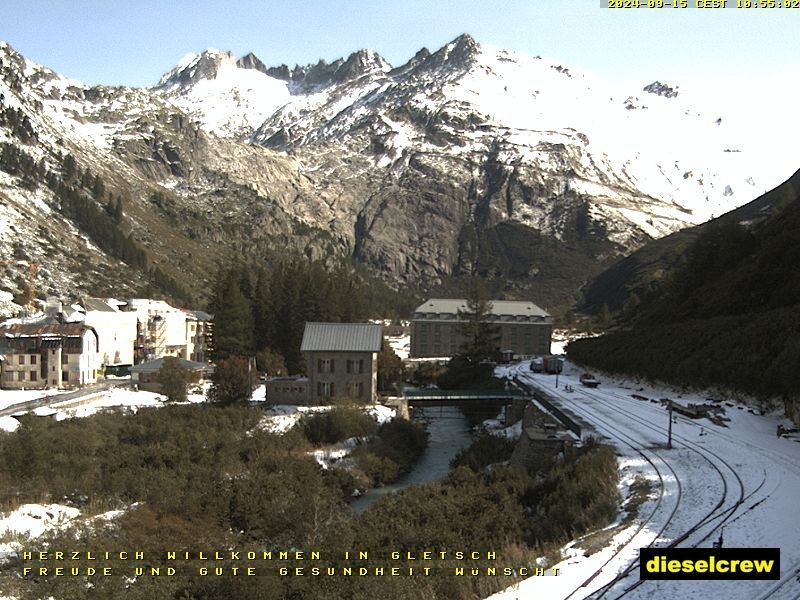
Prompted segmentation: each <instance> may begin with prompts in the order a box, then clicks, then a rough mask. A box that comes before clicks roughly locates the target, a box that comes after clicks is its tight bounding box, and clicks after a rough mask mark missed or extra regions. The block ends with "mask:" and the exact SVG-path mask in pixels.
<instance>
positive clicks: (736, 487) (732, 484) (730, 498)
mask: <svg viewBox="0 0 800 600" xmlns="http://www.w3.org/2000/svg"><path fill="white" fill-rule="evenodd" d="M516 372H517V373H518V375H520V376H522V379H523V381H526V382H527V383H528V384H529V385H530V384H531V383H532V382H530V376H529V375H528V374H527V373H526V372H525V371H524V370H523V369H522V368H520V367H518V368H517V369H516ZM534 385H535V384H534ZM546 391H547V393H548V394H551V395H552V394H553V393H554V392H553V391H552V390H546ZM575 391H576V392H578V393H579V394H582V395H583V396H584V397H586V398H588V399H590V401H591V402H597V403H598V404H602V405H603V406H604V408H605V409H606V410H611V411H612V412H613V413H616V414H619V415H620V416H624V417H625V418H626V419H629V420H630V421H633V422H634V423H636V424H637V428H639V427H644V428H645V429H646V430H650V431H654V432H656V433H659V434H661V433H663V428H659V427H657V426H655V425H653V423H652V422H651V421H649V420H647V419H645V418H643V417H641V416H639V415H636V414H635V413H632V412H630V411H625V410H624V409H623V408H621V407H619V406H618V405H616V404H615V403H616V402H617V401H618V400H624V401H625V402H633V403H639V404H640V402H641V401H638V400H635V399H632V398H628V397H626V396H624V395H622V394H617V393H614V392H605V391H602V392H601V391H595V390H591V391H588V390H584V389H582V388H578V389H576V390H575ZM556 395H557V396H558V398H559V399H560V400H561V401H562V402H563V401H564V400H566V399H567V398H565V397H564V396H563V395H561V394H558V393H556ZM605 396H611V397H612V398H613V400H612V399H609V398H608V397H605ZM640 405H641V404H640ZM583 408H584V406H583V405H578V406H576V405H574V404H570V406H569V410H571V411H572V412H574V413H576V414H579V415H580V416H581V417H582V418H584V419H586V420H587V421H590V422H593V423H598V424H599V425H600V428H601V429H602V430H603V431H604V433H605V432H609V431H614V432H615V433H614V434H612V437H615V438H616V439H618V440H620V441H621V442H623V443H624V444H625V445H626V446H629V447H631V448H632V449H633V450H634V451H635V452H637V453H640V454H642V453H641V446H642V445H643V444H642V440H641V439H640V440H636V439H634V438H633V437H631V436H630V435H629V434H628V433H625V432H622V431H621V429H620V428H619V427H618V426H617V425H615V424H614V423H611V422H610V420H609V418H607V417H608V416H609V415H607V414H606V415H604V416H600V415H598V414H596V413H592V412H591V411H587V410H581V409H583ZM653 410H654V411H656V412H657V413H658V414H659V415H661V416H663V415H664V412H663V410H661V409H658V408H656V407H653ZM654 414H655V413H654ZM673 439H674V440H675V441H676V442H677V443H678V444H679V445H680V446H679V447H683V448H685V449H687V450H689V451H691V452H693V453H694V454H696V455H697V456H699V457H701V458H702V459H703V460H704V461H705V462H706V463H707V464H708V465H709V467H710V468H711V469H712V470H713V471H714V472H715V473H716V474H717V476H718V477H719V479H720V482H721V486H722V491H721V497H720V498H719V500H718V501H717V502H716V504H715V505H714V506H713V507H712V508H711V510H709V511H708V512H706V514H704V515H703V516H702V518H701V519H699V520H697V521H696V522H694V523H693V524H691V526H690V527H688V528H686V529H685V530H684V531H683V532H681V533H680V535H678V536H677V537H674V538H673V539H672V540H671V541H670V543H669V544H667V545H666V547H675V546H677V545H678V544H681V543H683V542H685V541H687V540H690V543H691V546H693V547H697V546H699V545H700V544H702V543H704V542H706V541H707V540H709V538H711V536H712V535H714V534H715V533H716V532H717V531H721V530H722V528H723V527H724V526H725V525H726V524H729V523H731V522H733V521H732V520H736V519H734V516H736V515H737V513H738V516H736V518H738V517H739V516H741V515H742V514H744V513H746V512H749V511H750V510H752V509H753V508H755V507H756V506H757V505H758V504H760V503H761V502H762V501H763V500H764V499H766V498H767V497H769V494H767V495H766V496H765V497H764V498H761V499H760V500H758V501H757V502H755V504H753V505H752V506H750V507H749V508H747V509H746V510H744V511H741V510H740V508H741V507H742V505H743V504H744V503H745V502H747V501H748V500H750V499H751V498H753V497H754V496H755V495H756V494H758V493H759V492H760V491H761V489H762V488H763V487H764V485H765V484H766V481H767V476H766V471H764V473H763V477H762V479H761V481H760V482H759V484H758V485H757V486H756V487H755V488H754V489H752V490H750V491H749V492H747V491H746V486H745V483H744V481H743V480H742V478H741V477H740V476H739V473H738V472H737V470H736V468H735V467H734V466H732V465H731V464H730V463H729V462H728V460H726V459H725V457H723V456H722V455H720V454H719V453H717V452H714V451H713V450H711V449H709V448H706V447H703V446H702V445H700V444H698V443H697V442H696V441H694V440H691V439H689V438H688V437H686V436H685V435H681V434H677V433H675V434H673ZM642 455H643V454H642ZM659 459H660V460H662V461H663V464H665V465H667V466H668V467H669V469H670V471H671V472H672V474H673V475H674V477H675V480H676V482H677V483H678V485H679V486H680V479H679V478H678V476H677V473H676V472H675V470H674V469H672V467H671V466H670V465H669V464H668V463H667V462H666V461H664V460H663V458H662V457H659ZM648 462H649V463H650V464H651V465H652V466H653V468H654V470H655V471H656V472H657V473H658V475H659V480H660V482H661V485H662V490H661V491H660V494H659V499H658V501H657V506H656V508H654V510H653V512H652V513H651V514H650V515H649V516H648V517H647V519H646V520H644V521H643V522H642V523H641V525H640V527H639V529H637V532H636V534H638V532H639V531H641V529H642V528H644V527H645V526H647V525H648V524H650V523H651V522H652V519H653V515H655V514H656V513H657V512H658V510H659V508H658V506H660V504H661V502H662V500H663V494H664V491H663V481H664V480H663V477H662V475H661V473H660V472H659V469H658V467H656V465H655V464H654V462H653V461H652V460H649V459H648ZM770 493H771V492H770ZM726 503H727V504H729V505H728V506H726ZM679 505H680V496H679V497H678V499H677V502H676V504H675V506H674V507H673V510H672V512H671V513H670V515H669V517H668V519H667V521H665V522H664V523H663V526H662V527H661V529H660V531H659V532H658V534H657V535H656V537H655V539H654V540H653V542H652V543H651V544H650V546H652V545H653V544H655V543H656V542H657V541H658V540H659V539H661V538H662V537H663V534H664V532H665V531H666V530H667V529H668V528H669V527H670V525H671V524H672V523H673V521H674V515H675V513H676V512H677V510H678V507H679ZM636 534H634V536H633V537H632V538H631V539H634V538H635V535H636ZM693 537H694V539H690V538H693ZM629 543H630V542H629ZM627 545H628V544H626V545H624V546H623V547H622V548H620V549H619V550H618V551H617V552H615V553H614V555H613V556H612V557H611V558H610V559H609V560H608V561H606V562H605V563H604V564H603V565H602V566H601V567H600V568H599V569H597V571H595V572H594V573H593V574H592V575H591V576H590V577H589V578H588V579H586V580H585V581H584V582H583V583H582V584H581V586H579V587H578V588H576V589H575V590H574V591H573V592H572V593H571V594H570V595H569V596H567V598H571V597H573V596H575V594H576V593H577V592H578V591H580V590H581V588H585V587H586V586H587V585H588V584H589V583H590V582H591V581H592V580H594V579H595V578H596V577H597V576H599V575H600V574H601V573H602V572H603V569H604V568H605V567H606V566H607V565H608V564H609V563H610V562H611V561H612V560H614V558H616V557H617V556H619V554H620V553H621V552H623V551H624V550H625V547H626V546H627ZM637 567H638V560H636V561H634V562H633V563H631V564H630V565H629V566H628V567H627V568H626V569H625V570H623V571H622V572H621V573H619V574H618V575H617V576H616V577H615V578H614V579H613V580H612V581H610V582H608V583H607V584H605V585H604V586H603V587H602V588H600V589H599V590H596V591H594V592H591V596H590V597H592V598H594V599H596V600H599V599H601V598H605V597H606V596H607V594H609V593H617V595H616V596H614V598H615V600H616V599H617V598H623V597H625V596H627V595H628V594H630V593H631V592H633V591H634V590H635V589H637V588H638V587H639V586H641V585H643V584H645V583H646V581H637V582H636V583H634V584H632V585H630V586H629V587H627V588H625V589H623V590H622V591H621V593H618V592H619V589H618V588H619V585H620V584H621V582H623V581H624V580H625V579H627V578H628V577H629V576H630V575H631V574H632V573H633V572H634V570H635V569H636V568H637ZM798 567H800V565H798Z"/></svg>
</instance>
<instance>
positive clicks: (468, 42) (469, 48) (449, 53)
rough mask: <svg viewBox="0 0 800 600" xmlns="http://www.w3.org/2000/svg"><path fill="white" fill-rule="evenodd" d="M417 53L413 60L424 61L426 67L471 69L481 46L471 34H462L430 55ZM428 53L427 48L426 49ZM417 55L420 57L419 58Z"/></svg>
mask: <svg viewBox="0 0 800 600" xmlns="http://www.w3.org/2000/svg"><path fill="white" fill-rule="evenodd" d="M423 50H425V49H424V48H423ZM420 52H422V51H420ZM420 52H418V53H417V56H415V57H414V58H413V59H412V61H413V60H419V61H420V62H421V63H424V65H425V68H438V67H444V68H446V69H469V67H471V66H472V65H473V64H475V62H476V61H477V59H478V56H479V55H480V52H481V46H480V44H478V42H477V41H475V38H473V37H472V36H471V35H468V34H466V33H464V34H461V35H460V36H458V37H457V38H456V39H454V40H453V41H452V42H449V43H448V44H445V45H444V46H442V47H441V48H440V49H439V50H437V51H436V52H434V53H433V54H430V56H427V55H424V56H420ZM425 52H426V53H427V50H425ZM417 57H420V58H419V59H417Z"/></svg>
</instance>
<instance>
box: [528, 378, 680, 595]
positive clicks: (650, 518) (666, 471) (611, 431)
mask: <svg viewBox="0 0 800 600" xmlns="http://www.w3.org/2000/svg"><path fill="white" fill-rule="evenodd" d="M518 375H519V376H520V379H521V380H522V383H523V385H531V383H530V381H526V379H525V377H524V373H523V372H521V371H518ZM576 412H577V411H576ZM582 416H584V417H585V415H582ZM597 421H600V422H601V423H602V428H603V430H604V434H605V435H608V436H609V437H612V438H615V439H616V440H618V441H619V442H620V443H622V444H623V445H625V446H627V447H629V448H630V449H631V450H632V451H633V453H634V454H636V455H638V456H640V457H641V458H642V459H643V460H644V461H645V462H647V463H648V464H649V465H650V466H651V467H652V470H653V472H654V473H655V476H656V478H657V480H658V498H657V499H656V502H655V505H654V506H653V508H652V510H651V511H650V513H649V514H648V515H647V517H646V518H645V519H643V520H642V521H641V522H640V523H639V525H638V526H637V528H636V530H635V532H634V534H633V535H632V536H631V537H630V539H629V541H628V542H627V543H625V544H623V545H622V546H620V547H619V548H618V549H617V550H616V551H615V552H614V553H613V554H612V556H611V557H609V558H608V560H606V561H605V562H604V563H603V564H602V565H601V566H600V567H599V568H598V569H596V570H595V571H594V572H593V573H592V574H591V575H590V576H589V577H587V578H586V579H584V580H583V581H582V582H581V584H580V585H578V586H577V587H576V588H574V590H573V591H572V592H571V593H570V594H569V595H567V596H565V597H564V600H569V599H570V598H574V597H575V596H576V595H577V594H579V593H580V592H581V591H583V592H586V591H587V590H586V588H587V587H588V586H589V585H590V584H591V583H592V582H593V581H594V580H595V579H596V578H597V577H598V576H600V575H601V574H603V572H604V569H605V567H606V566H607V565H608V564H610V563H611V562H612V561H613V560H615V559H616V558H617V557H619V556H620V555H621V554H623V553H625V552H627V551H629V550H630V548H631V545H632V544H634V541H635V540H636V539H637V536H638V535H639V534H640V533H641V532H643V531H644V530H645V529H646V528H647V527H648V526H649V525H651V524H652V523H653V522H654V521H655V520H656V519H657V516H658V515H659V514H660V512H661V511H662V510H666V511H668V514H667V515H666V519H664V520H663V521H662V524H661V526H660V528H659V529H658V531H657V533H656V534H655V536H654V537H653V540H652V541H651V542H650V544H648V546H651V545H652V544H654V543H655V542H656V541H657V540H658V539H660V538H661V536H662V535H663V533H664V531H665V530H666V528H667V527H668V526H669V525H670V523H671V521H672V519H673V518H674V516H675V513H676V511H677V510H678V506H679V505H680V500H681V494H682V486H681V483H680V479H679V478H678V475H677V473H676V472H675V470H674V469H673V468H672V466H671V465H670V464H669V463H668V462H667V461H666V460H664V459H663V458H662V457H660V456H658V455H657V454H655V453H652V452H650V451H647V450H646V449H643V448H641V444H640V443H639V441H638V440H636V439H634V438H633V437H631V436H630V435H628V434H627V433H626V432H624V431H623V430H622V429H621V428H619V427H618V426H617V425H615V424H614V423H612V422H610V421H608V420H605V419H602V418H601V419H597ZM667 481H674V487H675V490H674V493H670V494H669V498H670V499H672V500H673V501H674V504H673V505H672V506H671V507H669V506H667V507H665V508H663V509H662V507H663V506H664V504H665V497H666V496H667V494H666V491H667ZM670 492H672V490H670ZM635 547H636V548H637V549H638V548H639V547H641V545H640V544H639V543H638V542H636V543H635Z"/></svg>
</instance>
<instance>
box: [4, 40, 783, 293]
mask: <svg viewBox="0 0 800 600" xmlns="http://www.w3.org/2000/svg"><path fill="white" fill-rule="evenodd" d="M0 49H2V52H0V56H2V60H3V63H4V64H3V67H2V69H3V79H2V84H0V85H2V89H0V93H4V94H5V97H4V98H5V99H4V100H3V110H12V109H13V110H15V111H17V110H18V111H21V113H23V114H24V116H25V117H26V118H27V119H28V120H29V122H30V124H31V127H32V128H33V129H34V130H35V131H36V132H37V136H38V137H37V140H36V142H35V143H33V144H30V143H23V142H21V140H19V139H18V138H17V137H16V136H15V135H14V133H13V131H12V129H11V128H9V127H8V126H3V127H0V143H4V144H10V145H13V146H15V147H17V148H20V149H22V150H24V151H29V152H30V153H31V155H32V156H33V158H34V159H35V160H36V161H44V165H45V166H46V167H47V168H49V169H51V170H52V171H53V172H54V173H55V174H56V175H58V173H59V169H60V166H59V165H60V159H59V158H58V157H59V156H60V155H62V154H64V153H69V154H71V155H73V156H74V157H75V159H76V160H77V162H78V163H79V165H80V168H82V169H90V170H91V171H92V173H93V174H94V175H96V176H99V177H101V178H102V179H103V180H104V182H105V184H106V187H107V188H108V189H109V190H111V192H112V193H113V194H120V195H124V196H125V198H126V200H125V204H126V206H127V211H126V212H127V213H129V214H130V219H129V222H128V223H127V224H126V227H128V228H129V229H127V230H126V232H127V233H126V235H127V234H129V235H131V236H133V238H134V239H136V240H138V242H139V243H140V244H142V245H144V246H146V247H148V248H150V247H152V251H151V253H152V255H153V260H156V261H158V262H157V264H159V265H161V266H162V267H163V268H164V269H166V270H169V271H170V273H171V275H172V276H174V277H177V278H179V279H186V280H187V285H188V286H189V287H191V288H192V289H193V291H194V293H195V294H197V295H199V296H200V297H202V296H203V295H204V285H205V284H204V283H203V282H207V280H208V277H209V273H210V272H211V271H213V264H214V262H215V261H216V258H211V257H212V256H213V257H216V256H229V255H232V254H236V253H238V252H241V251H242V250H243V249H247V250H248V251H249V252H251V253H252V258H253V259H254V260H261V259H263V258H264V257H266V256H269V254H270V251H271V250H272V249H274V248H284V247H287V248H290V249H292V251H296V252H299V253H302V254H306V255H307V256H309V257H315V258H326V257H335V258H334V260H355V261H356V262H357V263H360V264H362V265H364V266H365V267H366V268H368V269H370V270H371V271H372V272H373V273H375V274H377V275H379V276H380V277H382V278H383V279H384V280H385V281H387V282H388V283H390V284H391V285H393V286H406V285H413V286H415V287H418V288H420V289H422V290H425V289H432V288H436V287H437V286H447V285H449V283H450V282H452V281H453V280H457V279H458V278H460V277H463V276H470V275H481V276H483V277H485V278H487V279H488V280H489V283H490V287H492V289H493V291H494V292H495V293H498V294H500V295H507V296H532V297H536V298H537V299H540V302H542V303H543V304H546V305H549V306H556V307H558V306H567V305H569V304H571V303H572V302H574V301H575V299H577V293H578V288H579V287H580V286H581V285H582V284H583V283H584V282H585V281H587V280H588V279H589V278H590V277H592V276H593V275H594V274H595V273H598V272H599V271H600V270H602V268H603V267H604V266H606V265H608V264H610V263H611V262H612V261H613V260H615V258H616V257H618V256H621V255H623V254H626V253H627V252H629V251H631V250H633V249H635V248H638V247H639V246H640V245H641V244H642V243H643V242H644V241H646V240H647V239H650V238H652V237H658V236H662V235H664V234H666V233H669V232H671V231H674V230H676V229H680V228H682V227H685V226H686V225H687V224H691V223H693V222H696V221H699V222H702V221H703V220H705V218H707V216H708V215H710V214H712V212H713V211H719V212H724V210H723V209H724V208H725V207H726V206H734V205H737V203H741V201H742V200H741V199H742V198H744V199H746V200H749V199H751V196H748V195H747V194H748V193H750V192H749V190H751V189H752V190H755V189H757V185H759V184H758V183H757V181H760V179H759V178H760V177H761V175H759V174H758V173H753V174H752V175H751V174H750V167H748V168H747V169H742V168H741V167H742V165H743V164H744V165H745V166H747V165H748V163H747V160H748V158H749V155H748V152H750V151H749V150H748V149H747V148H743V152H740V153H733V152H727V153H726V152H724V150H725V148H728V147H729V145H728V144H727V139H722V138H720V135H719V132H727V131H731V132H732V133H731V134H730V135H734V134H735V133H736V132H735V131H734V130H733V129H729V127H730V126H729V125H728V124H727V119H726V124H724V125H719V124H717V123H716V120H715V119H714V118H713V116H715V115H712V116H710V117H704V116H702V115H698V114H696V113H695V112H692V111H689V112H688V113H687V112H686V110H688V109H687V108H686V107H687V106H689V105H687V104H681V103H682V102H686V100H685V99H684V94H683V90H681V95H680V97H674V96H673V97H669V98H666V97H664V96H663V95H653V94H649V93H647V92H646V91H645V92H643V93H640V94H639V96H641V98H643V97H644V96H648V97H650V98H648V99H647V101H646V102H644V101H643V100H641V98H640V97H639V96H635V97H631V96H629V95H627V91H625V92H623V93H618V92H619V90H616V91H615V92H614V95H613V96H605V94H606V93H607V92H608V89H606V88H605V87H603V86H602V85H600V84H598V83H597V82H595V81H594V80H592V79H591V78H590V77H589V76H587V75H585V74H583V73H581V72H580V71H579V70H576V69H574V68H570V67H565V66H563V65H561V64H560V63H558V62H557V61H552V60H549V59H542V58H540V57H528V56H524V55H520V54H518V53H513V52H509V51H505V50H500V49H494V48H491V47H488V46H485V45H481V44H478V43H477V42H476V41H475V40H474V38H472V37H470V36H468V35H463V36H460V37H459V38H456V39H455V40H453V41H451V42H450V43H448V44H445V45H444V46H443V47H442V48H439V49H438V50H436V51H435V52H429V51H428V50H426V49H422V50H420V51H419V52H418V53H417V54H416V55H415V56H414V57H413V58H411V59H410V60H409V61H407V62H406V63H405V64H404V65H401V66H399V67H392V66H391V65H389V63H387V62H386V61H385V60H383V59H382V58H381V57H380V56H379V55H377V54H375V53H372V52H370V51H366V50H362V51H356V52H354V53H352V54H350V55H349V56H348V58H347V59H338V60H337V61H334V62H332V63H330V64H329V63H326V62H324V61H320V62H319V63H317V64H316V65H312V66H309V67H296V68H295V69H294V70H292V71H290V70H289V68H288V67H285V68H283V67H267V66H266V65H265V63H263V62H262V61H261V59H260V58H258V57H256V56H255V55H254V54H252V53H251V54H247V55H245V56H244V57H240V58H239V59H237V58H236V57H235V56H234V55H233V54H232V53H230V52H223V51H218V50H215V51H209V52H207V53H205V54H200V55H196V54H195V55H188V56H187V57H186V58H185V59H184V60H183V61H181V62H180V63H179V64H178V65H176V67H175V68H173V69H172V70H170V71H168V72H167V73H166V74H165V75H164V76H163V77H162V79H161V81H160V83H159V84H158V85H157V86H155V87H154V88H127V87H120V86H115V87H112V86H93V87H89V86H85V85H83V84H81V83H80V82H77V81H75V80H70V79H68V78H66V77H63V76H61V75H59V74H57V73H55V72H53V71H51V70H49V69H46V68H44V67H41V66H39V65H35V64H34V63H31V62H30V61H27V60H26V59H24V57H22V56H21V55H18V54H17V53H16V52H15V51H13V50H12V49H10V46H8V45H5V44H4V45H2V46H0ZM337 73H339V75H338V76H337ZM662 85H664V86H666V88H668V89H670V90H672V89H673V88H672V87H671V86H667V85H666V84H662ZM666 88H665V89H666ZM631 98H633V99H631ZM590 100H591V102H590ZM629 100H630V102H629ZM676 103H677V104H676ZM629 105H630V106H633V107H634V108H628V106H629ZM590 108H591V110H589V109H590ZM653 115H655V116H653ZM662 121H664V123H662ZM673 128H675V129H676V131H679V132H680V131H686V132H691V134H692V135H693V136H695V138H696V140H697V141H696V143H695V144H694V146H697V148H695V149H694V150H693V153H690V154H692V155H691V156H688V157H685V156H683V146H682V145H681V144H680V141H679V140H675V139H674V138H669V139H665V140H661V139H660V138H659V136H664V135H667V134H668V133H669V132H670V131H671V129H673ZM640 134H641V135H640ZM726 135H728V134H726ZM626 136H628V137H626ZM631 136H632V137H631ZM636 136H639V137H636ZM648 136H649V137H648ZM734 138H735V136H734ZM637 140H638V141H637ZM734 141H735V139H734ZM634 142H635V143H634ZM667 142H668V143H667ZM631 144H633V147H635V148H636V149H635V150H630V148H629V146H630V145H631ZM704 152H707V153H708V156H710V157H712V158H713V160H711V159H706V154H704ZM679 155H680V156H679ZM659 157H660V158H659ZM675 158H680V160H675ZM654 159H657V160H654ZM693 161H695V162H693ZM711 163H714V164H711ZM753 168H754V167H753ZM755 170H758V169H755ZM777 170H779V167H777V166H775V165H774V164H768V165H767V166H766V167H764V168H763V169H762V171H764V174H765V175H764V176H765V177H766V176H774V173H773V171H777ZM771 173H773V174H772V175H770V174H771ZM748 180H749V181H750V183H748ZM21 183H22V182H21V179H20V178H19V177H18V176H14V175H11V174H9V173H0V189H2V190H6V191H7V192H8V191H12V192H13V194H14V195H16V196H18V197H19V199H20V204H19V209H18V211H17V212H18V213H19V214H22V213H24V212H25V211H29V212H30V214H31V215H35V218H29V220H31V221H41V222H44V221H45V216H46V212H45V207H46V208H47V210H50V211H53V210H54V209H55V210H58V206H59V205H58V202H57V200H56V199H54V198H52V197H49V196H48V195H47V192H45V191H44V188H43V187H40V188H39V189H40V191H39V192H37V193H36V195H37V197H38V198H39V203H38V204H37V203H34V202H33V198H32V197H31V198H29V197H28V196H30V194H29V192H27V191H26V190H25V189H24V186H22V185H21ZM728 188H732V189H733V190H735V191H732V192H731V193H730V194H728V193H727V189H728ZM753 195H755V192H753ZM706 196H708V199H706ZM26 198H27V200H26ZM153 198H158V199H159V200H158V202H155V201H154V200H153ZM94 202H96V203H97V204H98V205H99V206H100V207H102V206H104V205H105V202H106V199H105V198H100V199H99V200H94ZM15 214H16V213H15ZM717 214H719V213H717ZM28 216H29V217H30V215H28ZM13 221H14V223H15V224H16V223H19V222H21V221H22V219H21V218H20V216H19V215H17V216H15V217H14V219H13ZM10 222H11V221H10V220H9V223H10ZM15 226H16V225H15ZM20 227H21V225H20ZM59 227H61V228H63V229H64V230H65V231H66V230H68V229H69V227H67V226H66V225H64V226H63V227H62V226H61V225H59ZM156 232H157V233H156ZM15 235H16V234H15ZM54 235H55V233H54ZM511 240H513V244H512V243H511ZM13 243H17V244H21V245H22V246H23V247H24V248H25V252H27V253H28V254H30V253H33V252H34V251H35V250H36V248H35V247H34V245H33V244H32V243H30V242H29V241H25V239H22V240H16V239H15V240H14V241H13ZM12 245H13V244H12ZM170 245H172V246H173V247H172V248H171V247H170ZM178 249H180V250H185V251H186V252H190V253H191V256H194V257H199V258H197V259H196V260H197V262H199V263H200V264H198V265H197V266H192V265H191V264H189V263H190V262H191V261H187V260H186V259H181V260H180V264H179V265H178V264H174V265H173V262H176V263H177V262H179V261H178V258H177V256H176V251H177V250H178ZM12 253H13V248H11V247H9V248H8V252H7V254H12ZM98 260H99V258H98ZM12 279H13V278H12ZM67 280H68V278H67V277H66V273H65V275H64V278H63V281H64V282H65V283H64V284H63V285H65V286H67V287H69V286H72V288H73V289H74V288H75V286H76V285H77V283H75V282H73V283H71V284H69V285H67V283H66V282H67ZM7 281H8V282H7V283H6V287H7V288H8V289H16V290H17V292H19V291H20V285H19V283H12V282H11V280H7ZM59 285H62V284H59ZM51 291H53V292H56V291H58V290H57V289H55V288H54V289H53V290H51Z"/></svg>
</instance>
